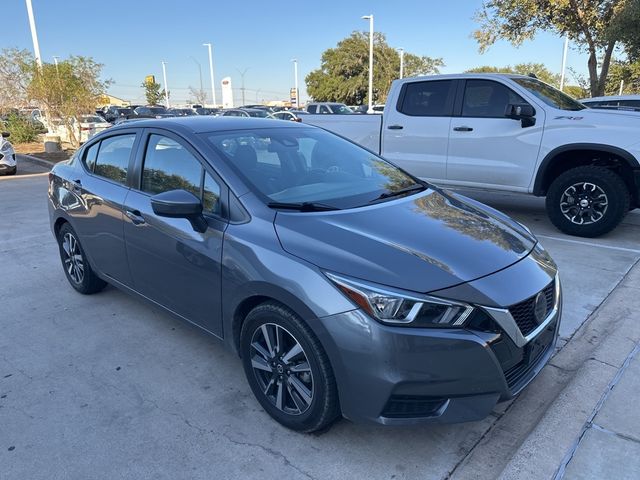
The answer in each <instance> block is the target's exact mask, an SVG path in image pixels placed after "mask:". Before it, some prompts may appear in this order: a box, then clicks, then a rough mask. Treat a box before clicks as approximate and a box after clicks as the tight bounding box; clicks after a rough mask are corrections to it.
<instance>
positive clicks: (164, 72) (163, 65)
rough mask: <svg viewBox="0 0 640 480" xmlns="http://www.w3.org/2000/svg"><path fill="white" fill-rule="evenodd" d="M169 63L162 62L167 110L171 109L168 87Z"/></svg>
mask: <svg viewBox="0 0 640 480" xmlns="http://www.w3.org/2000/svg"><path fill="white" fill-rule="evenodd" d="M166 65H167V62H165V61H163V62H162V77H163V78H164V101H165V105H166V106H167V108H169V87H168V86H167V67H166Z"/></svg>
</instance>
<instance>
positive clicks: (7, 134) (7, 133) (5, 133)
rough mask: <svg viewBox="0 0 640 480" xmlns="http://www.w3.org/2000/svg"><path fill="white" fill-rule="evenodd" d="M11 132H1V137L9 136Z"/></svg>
mask: <svg viewBox="0 0 640 480" xmlns="http://www.w3.org/2000/svg"><path fill="white" fill-rule="evenodd" d="M10 136H11V134H10V133H9V132H2V138H7V137H10Z"/></svg>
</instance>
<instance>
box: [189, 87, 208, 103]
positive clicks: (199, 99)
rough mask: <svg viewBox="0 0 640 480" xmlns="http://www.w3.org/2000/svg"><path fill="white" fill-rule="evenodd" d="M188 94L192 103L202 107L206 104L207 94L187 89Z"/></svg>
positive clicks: (200, 90) (194, 89) (202, 91)
mask: <svg viewBox="0 0 640 480" xmlns="http://www.w3.org/2000/svg"><path fill="white" fill-rule="evenodd" d="M189 94H190V95H191V99H192V100H193V102H192V103H195V104H198V105H204V104H205V103H206V102H207V92H205V91H204V90H203V89H201V88H194V87H189Z"/></svg>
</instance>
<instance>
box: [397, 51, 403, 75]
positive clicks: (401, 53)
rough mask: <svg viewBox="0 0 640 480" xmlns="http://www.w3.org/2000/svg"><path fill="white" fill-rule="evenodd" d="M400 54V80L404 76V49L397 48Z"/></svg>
mask: <svg viewBox="0 0 640 480" xmlns="http://www.w3.org/2000/svg"><path fill="white" fill-rule="evenodd" d="M398 51H399V52H400V78H403V76H404V48H399V49H398Z"/></svg>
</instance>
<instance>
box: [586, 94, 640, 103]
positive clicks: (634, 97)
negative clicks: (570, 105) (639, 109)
mask: <svg viewBox="0 0 640 480" xmlns="http://www.w3.org/2000/svg"><path fill="white" fill-rule="evenodd" d="M607 100H640V95H606V96H603V97H591V98H583V99H582V100H580V101H581V102H603V101H605V102H606V101H607Z"/></svg>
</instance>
